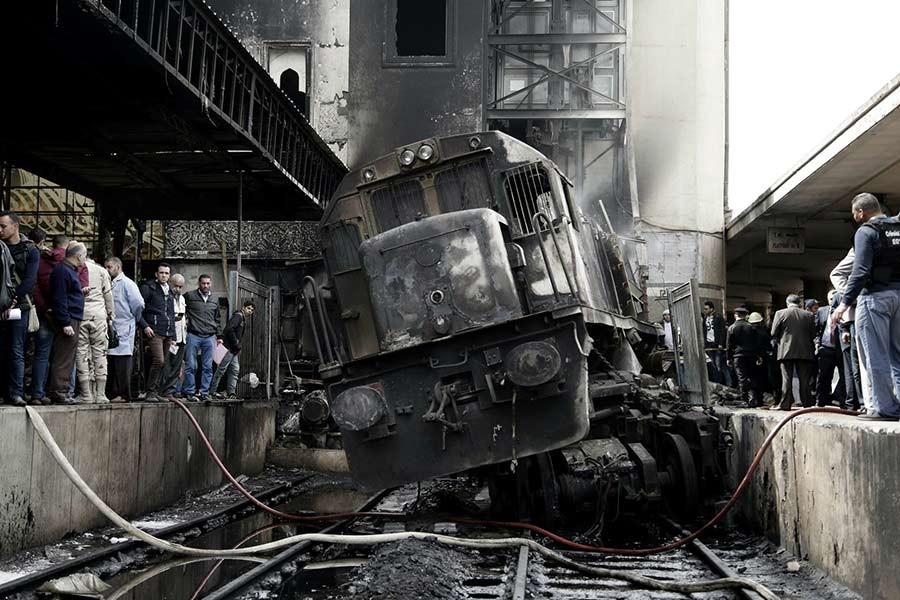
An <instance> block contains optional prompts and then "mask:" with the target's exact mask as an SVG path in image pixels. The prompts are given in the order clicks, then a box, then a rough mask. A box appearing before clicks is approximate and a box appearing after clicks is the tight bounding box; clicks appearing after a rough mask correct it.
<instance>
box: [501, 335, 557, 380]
mask: <svg viewBox="0 0 900 600" xmlns="http://www.w3.org/2000/svg"><path fill="white" fill-rule="evenodd" d="M503 363H504V366H505V367H506V372H507V373H508V374H509V378H510V380H512V382H513V383H514V384H516V385H519V386H522V387H535V386H538V385H543V384H545V383H547V382H548V381H550V380H551V379H553V378H554V377H556V374H557V373H559V369H560V367H561V366H562V360H561V358H560V356H559V350H557V349H556V347H555V346H553V345H552V344H550V343H548V342H525V343H524V344H519V345H518V346H516V347H515V348H513V349H512V350H510V351H509V353H508V354H507V355H506V359H505V360H504V361H503Z"/></svg>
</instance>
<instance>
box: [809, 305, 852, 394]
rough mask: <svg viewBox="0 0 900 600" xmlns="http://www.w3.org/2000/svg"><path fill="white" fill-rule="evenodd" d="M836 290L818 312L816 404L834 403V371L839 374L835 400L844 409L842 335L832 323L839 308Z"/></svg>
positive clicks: (844, 389) (844, 388)
mask: <svg viewBox="0 0 900 600" xmlns="http://www.w3.org/2000/svg"><path fill="white" fill-rule="evenodd" d="M838 296H839V295H838V293H837V292H836V291H835V290H831V291H830V292H828V304H827V305H826V306H822V307H820V308H819V310H818V311H816V362H817V363H818V379H817V383H816V404H817V405H818V406H830V405H831V401H832V396H831V382H832V380H833V379H834V371H835V369H837V372H838V387H837V389H836V390H835V393H834V398H835V399H837V401H838V406H840V407H841V408H844V406H845V402H844V399H845V394H846V387H845V383H844V368H843V367H844V365H843V360H842V359H843V355H842V352H841V344H840V335H841V332H840V330H839V329H838V326H837V323H835V324H832V323H831V313H832V311H833V310H834V309H835V308H836V307H837V302H836V298H838Z"/></svg>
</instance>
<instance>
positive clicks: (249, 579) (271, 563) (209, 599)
mask: <svg viewBox="0 0 900 600" xmlns="http://www.w3.org/2000/svg"><path fill="white" fill-rule="evenodd" d="M392 491H393V489H387V490H382V491H380V492H378V493H377V494H375V495H374V496H372V497H371V498H369V499H368V500H366V501H365V502H364V503H363V504H362V505H361V506H360V507H359V508H358V509H356V510H355V511H354V512H367V511H370V510H371V509H372V508H374V507H375V506H377V505H378V503H379V502H381V500H382V499H383V498H384V497H385V496H387V495H388V494H389V493H391V492H392ZM357 518H359V517H350V518H348V519H344V520H342V521H338V522H337V523H334V524H332V525H329V526H328V527H326V528H325V529H323V530H322V531H321V532H320V533H335V532H337V531H339V530H340V529H342V528H344V527H346V526H347V525H349V524H350V523H352V522H353V521H355V520H356V519H357ZM362 518H365V517H364V516H362ZM313 544H314V542H300V543H299V544H295V545H294V546H291V547H290V548H288V549H287V550H285V551H283V552H280V553H279V554H276V555H275V556H274V557H272V558H271V559H270V560H268V561H266V562H265V563H263V564H261V565H259V566H257V567H254V568H253V569H251V570H249V571H247V572H246V573H244V574H243V575H241V576H240V577H238V578H237V579H234V580H232V581H231V582H229V583H227V584H226V585H224V586H222V587H220V588H219V589H217V590H215V591H214V592H212V593H210V594H207V595H206V596H204V597H203V599H202V600H229V599H231V598H234V597H235V596H236V595H237V594H238V593H239V592H242V591H243V590H244V589H246V588H247V587H248V586H250V585H253V583H255V582H256V581H258V580H260V579H261V578H262V577H264V576H265V575H267V574H268V573H271V572H272V571H274V570H275V569H279V568H281V566H282V565H284V564H285V563H288V562H290V561H292V560H294V559H296V558H297V557H298V556H299V555H300V554H301V553H302V552H303V551H304V550H306V549H307V548H309V547H310V546H312V545H313Z"/></svg>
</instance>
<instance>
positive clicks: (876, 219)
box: [831, 193, 900, 421]
mask: <svg viewBox="0 0 900 600" xmlns="http://www.w3.org/2000/svg"><path fill="white" fill-rule="evenodd" d="M851 213H852V215H853V220H854V221H856V222H857V223H859V224H860V225H861V226H860V228H859V229H858V230H857V231H856V235H855V236H854V238H853V249H854V252H855V259H854V261H853V272H852V273H851V274H850V279H848V280H847V287H846V289H845V290H844V296H843V298H842V300H841V304H840V306H838V307H837V308H836V309H835V310H834V311H833V312H832V316H831V318H832V322H833V323H838V322H840V319H841V317H842V316H843V314H844V312H846V311H847V309H848V308H849V307H850V306H851V305H852V304H853V301H854V300H856V335H857V337H858V340H859V345H860V355H861V356H860V358H861V360H864V361H865V363H866V368H867V369H868V372H869V379H870V382H871V386H872V406H873V407H874V410H870V411H868V412H866V413H865V414H862V415H859V418H860V419H867V420H870V421H896V420H897V419H898V417H900V399H898V398H897V397H896V395H895V394H894V389H895V386H896V389H900V375H898V374H900V221H898V219H897V218H896V217H888V216H886V215H885V214H884V212H883V211H882V209H881V204H880V203H879V202H878V199H877V198H876V197H875V196H873V195H872V194H869V193H862V194H858V195H857V196H856V197H854V198H853V204H852V205H851Z"/></svg>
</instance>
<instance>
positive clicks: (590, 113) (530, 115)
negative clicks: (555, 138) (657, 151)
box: [487, 108, 625, 119]
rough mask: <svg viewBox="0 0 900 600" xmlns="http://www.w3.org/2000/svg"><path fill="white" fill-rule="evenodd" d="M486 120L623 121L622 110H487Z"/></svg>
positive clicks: (623, 114)
mask: <svg viewBox="0 0 900 600" xmlns="http://www.w3.org/2000/svg"><path fill="white" fill-rule="evenodd" d="M487 118H488V119H624V118H625V109H624V108H606V109H559V110H554V109H551V108H544V109H541V108H528V109H521V110H518V109H507V110H488V111H487Z"/></svg>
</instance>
